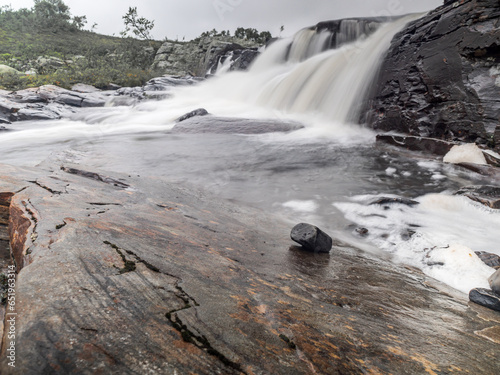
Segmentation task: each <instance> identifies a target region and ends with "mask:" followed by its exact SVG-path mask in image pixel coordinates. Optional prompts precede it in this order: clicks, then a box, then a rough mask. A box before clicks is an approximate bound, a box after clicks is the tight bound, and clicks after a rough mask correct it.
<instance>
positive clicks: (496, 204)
mask: <svg viewBox="0 0 500 375" xmlns="http://www.w3.org/2000/svg"><path fill="white" fill-rule="evenodd" d="M455 195H464V196H466V197H467V198H469V199H471V200H473V201H475V202H479V203H481V204H484V205H485V206H487V207H490V208H494V209H500V186H491V185H480V186H465V187H463V188H461V189H460V190H458V191H457V192H456V193H455Z"/></svg>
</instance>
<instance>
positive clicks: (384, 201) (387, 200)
mask: <svg viewBox="0 0 500 375" xmlns="http://www.w3.org/2000/svg"><path fill="white" fill-rule="evenodd" d="M374 204H378V205H381V206H390V205H392V204H402V205H405V206H409V207H413V206H416V205H418V204H420V203H419V202H417V201H414V200H413V199H409V198H401V197H397V198H391V197H382V198H378V199H376V200H374V201H373V202H371V203H370V205H374ZM387 208H389V207H387Z"/></svg>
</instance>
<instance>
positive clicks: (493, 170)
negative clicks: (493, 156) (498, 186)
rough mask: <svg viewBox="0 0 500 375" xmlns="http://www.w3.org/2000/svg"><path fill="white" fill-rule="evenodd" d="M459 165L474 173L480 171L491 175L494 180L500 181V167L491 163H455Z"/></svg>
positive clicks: (484, 174)
mask: <svg viewBox="0 0 500 375" xmlns="http://www.w3.org/2000/svg"><path fill="white" fill-rule="evenodd" d="M455 165H456V166H458V167H462V168H464V169H467V170H469V171H472V172H474V173H478V174H480V175H483V176H488V177H491V178H492V180H496V181H498V182H500V169H498V168H497V167H493V166H490V165H481V164H476V163H465V162H464V163H458V164H455Z"/></svg>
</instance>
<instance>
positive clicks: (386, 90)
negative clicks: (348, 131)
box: [361, 0, 500, 144]
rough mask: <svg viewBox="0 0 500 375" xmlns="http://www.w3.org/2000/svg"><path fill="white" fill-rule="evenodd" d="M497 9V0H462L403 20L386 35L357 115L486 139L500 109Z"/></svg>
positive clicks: (409, 130) (431, 133) (430, 133)
mask: <svg viewBox="0 0 500 375" xmlns="http://www.w3.org/2000/svg"><path fill="white" fill-rule="evenodd" d="M499 16H500V5H499V3H498V1H497V0H463V1H457V2H452V3H447V5H444V6H441V7H440V8H438V9H436V10H434V11H431V12H430V13H429V14H427V15H426V16H424V17H423V18H421V19H419V20H417V21H414V22H412V23H410V24H409V25H408V26H407V27H406V28H405V29H404V30H403V31H401V32H400V33H399V34H397V35H396V36H395V37H394V39H393V41H392V44H391V47H390V49H389V51H388V53H387V56H386V58H385V60H384V62H383V64H382V69H381V72H380V74H379V77H378V79H377V81H376V84H375V86H374V87H375V90H374V93H373V96H372V100H370V102H369V103H368V106H367V109H368V111H366V112H364V113H367V115H366V117H363V118H362V119H361V121H362V122H367V123H369V124H370V126H371V127H373V128H374V129H378V130H385V131H398V132H402V133H406V134H411V135H415V136H423V137H435V138H442V139H447V140H461V141H466V142H479V143H483V144H487V143H489V142H490V140H491V136H492V135H493V132H494V130H495V127H496V126H497V124H498V118H499V117H500V85H498V83H497V82H498V81H497V79H498V74H499V73H498V61H497V60H498V56H499V54H500V43H499V40H500V28H499V25H498V22H497V21H498V17H499Z"/></svg>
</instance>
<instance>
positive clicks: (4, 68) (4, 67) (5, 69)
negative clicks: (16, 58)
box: [0, 64, 22, 74]
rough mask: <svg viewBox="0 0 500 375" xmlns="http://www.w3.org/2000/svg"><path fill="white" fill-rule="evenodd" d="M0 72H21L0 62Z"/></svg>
mask: <svg viewBox="0 0 500 375" xmlns="http://www.w3.org/2000/svg"><path fill="white" fill-rule="evenodd" d="M0 74H22V73H21V72H20V71H18V70H16V69H14V68H11V67H10V66H7V65H2V64H0Z"/></svg>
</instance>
